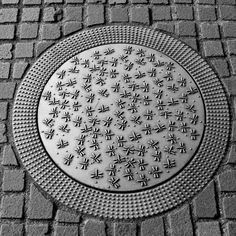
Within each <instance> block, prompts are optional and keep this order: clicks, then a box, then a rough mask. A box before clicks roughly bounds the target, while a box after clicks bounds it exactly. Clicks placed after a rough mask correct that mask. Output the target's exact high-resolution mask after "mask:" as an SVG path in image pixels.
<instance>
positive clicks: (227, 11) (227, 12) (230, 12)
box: [219, 5, 236, 20]
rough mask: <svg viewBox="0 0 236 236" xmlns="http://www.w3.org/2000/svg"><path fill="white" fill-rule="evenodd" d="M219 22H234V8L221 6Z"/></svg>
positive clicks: (235, 13) (235, 16) (235, 17)
mask: <svg viewBox="0 0 236 236" xmlns="http://www.w3.org/2000/svg"><path fill="white" fill-rule="evenodd" d="M219 12H220V18H221V20H236V8H235V7H233V6H226V5H222V6H220V7H219Z"/></svg>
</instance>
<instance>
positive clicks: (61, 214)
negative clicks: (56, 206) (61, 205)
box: [56, 210, 80, 223]
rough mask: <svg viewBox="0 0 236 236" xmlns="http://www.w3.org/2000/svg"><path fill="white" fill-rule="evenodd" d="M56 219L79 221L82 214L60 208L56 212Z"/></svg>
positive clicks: (59, 220) (70, 221) (69, 221)
mask: <svg viewBox="0 0 236 236" xmlns="http://www.w3.org/2000/svg"><path fill="white" fill-rule="evenodd" d="M56 221H58V222H63V223H64V222H66V223H79V221H80V215H79V214H73V213H70V212H68V211H63V210H58V211H57V214H56Z"/></svg>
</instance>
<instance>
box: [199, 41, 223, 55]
mask: <svg viewBox="0 0 236 236" xmlns="http://www.w3.org/2000/svg"><path fill="white" fill-rule="evenodd" d="M203 47H204V52H205V56H206V57H215V56H223V55H224V52H223V47H222V43H221V41H205V42H203Z"/></svg>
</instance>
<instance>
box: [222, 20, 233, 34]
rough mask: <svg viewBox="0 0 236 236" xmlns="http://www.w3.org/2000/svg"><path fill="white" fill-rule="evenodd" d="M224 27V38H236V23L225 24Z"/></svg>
mask: <svg viewBox="0 0 236 236" xmlns="http://www.w3.org/2000/svg"><path fill="white" fill-rule="evenodd" d="M222 27H223V35H224V37H226V38H227V37H236V22H223V23H222Z"/></svg>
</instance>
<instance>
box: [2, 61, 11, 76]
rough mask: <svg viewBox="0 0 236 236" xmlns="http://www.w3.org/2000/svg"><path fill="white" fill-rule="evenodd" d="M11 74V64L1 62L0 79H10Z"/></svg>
mask: <svg viewBox="0 0 236 236" xmlns="http://www.w3.org/2000/svg"><path fill="white" fill-rule="evenodd" d="M9 72H10V63H9V62H1V61H0V79H8V77H9Z"/></svg>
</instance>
